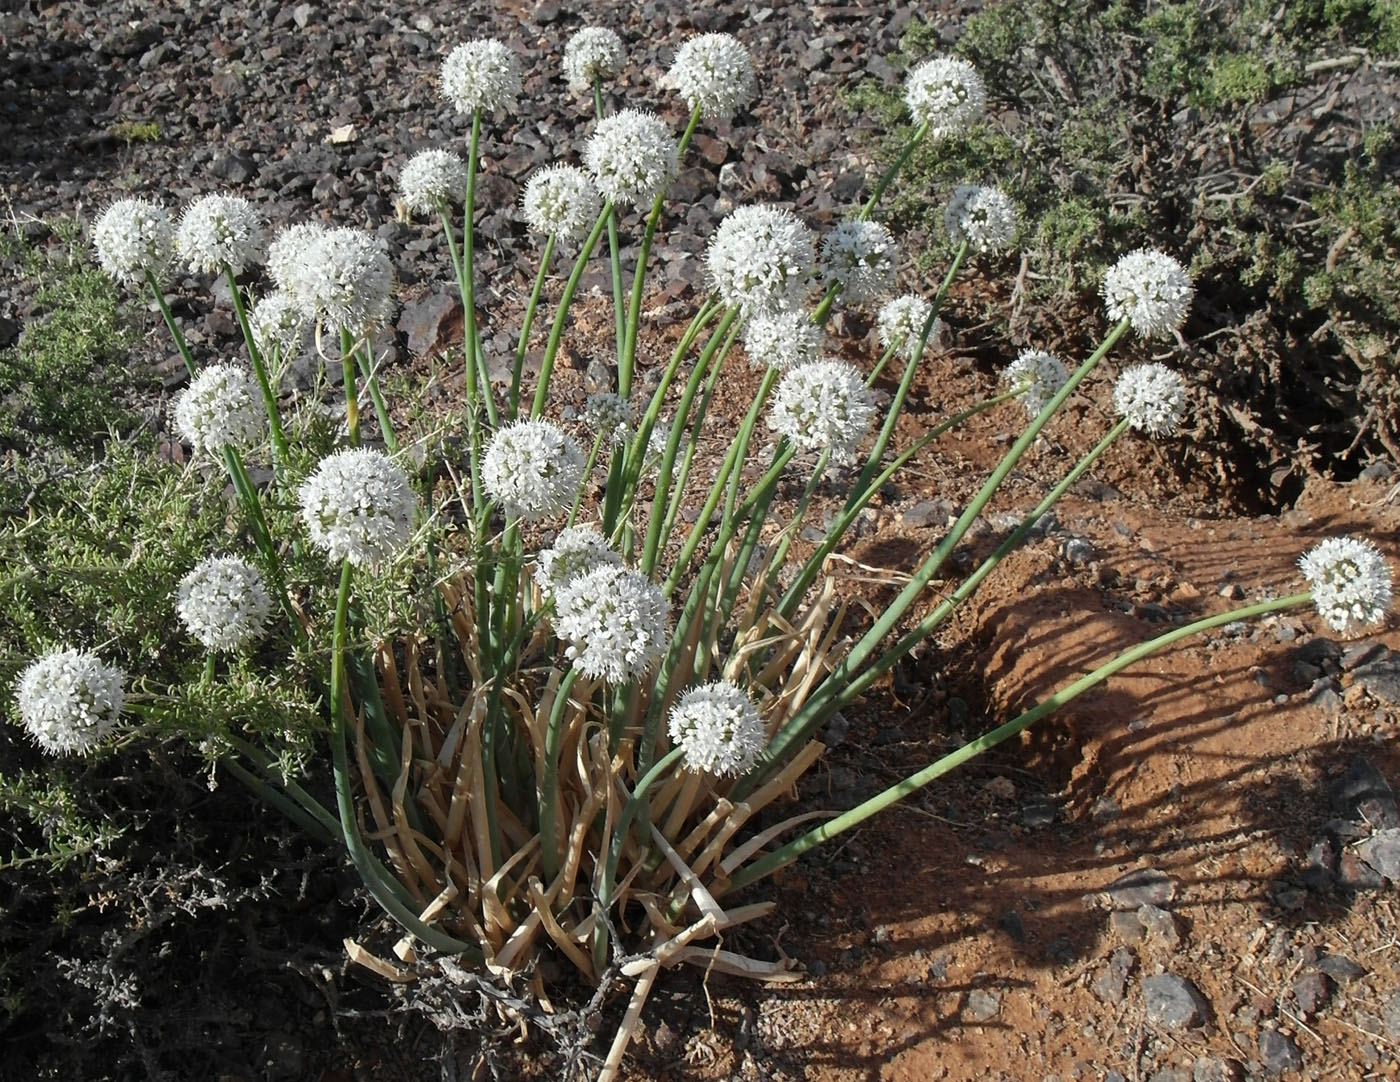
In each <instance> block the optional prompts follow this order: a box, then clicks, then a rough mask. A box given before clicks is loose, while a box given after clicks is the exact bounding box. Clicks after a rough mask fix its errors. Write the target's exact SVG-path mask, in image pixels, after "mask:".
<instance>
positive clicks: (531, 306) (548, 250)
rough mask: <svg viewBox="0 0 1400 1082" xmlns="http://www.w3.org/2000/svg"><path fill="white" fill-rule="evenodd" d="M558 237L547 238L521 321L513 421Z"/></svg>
mask: <svg viewBox="0 0 1400 1082" xmlns="http://www.w3.org/2000/svg"><path fill="white" fill-rule="evenodd" d="M556 239H557V238H556V237H555V235H554V234H553V233H551V234H550V235H549V236H548V237H546V238H545V242H544V253H543V254H542V255H541V256H540V269H539V273H537V274H536V275H535V285H534V288H532V289H531V290H530V300H529V303H527V304H526V305H525V315H524V316H523V317H522V319H521V321H520V341H519V343H518V344H517V345H516V347H515V363H514V364H513V365H512V366H511V371H510V399H509V411H508V413H507V416H508V417H509V418H510V419H511V420H512V421H513V420H515V418H516V417H517V416H518V415H519V413H520V379H521V375H522V373H523V372H524V370H525V353H526V351H527V350H528V349H529V345H530V329H531V328H532V327H533V326H534V324H535V311H536V309H538V308H539V305H540V294H541V293H543V292H544V280H545V277H546V276H547V275H548V273H549V261H550V259H551V258H553V256H554V245H555V243H556Z"/></svg>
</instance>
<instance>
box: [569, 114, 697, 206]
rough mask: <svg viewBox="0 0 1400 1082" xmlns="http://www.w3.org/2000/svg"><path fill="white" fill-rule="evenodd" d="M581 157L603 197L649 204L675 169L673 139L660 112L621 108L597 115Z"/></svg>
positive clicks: (664, 187) (673, 173)
mask: <svg viewBox="0 0 1400 1082" xmlns="http://www.w3.org/2000/svg"><path fill="white" fill-rule="evenodd" d="M583 159H584V163H585V164H586V165H587V166H588V170H589V172H591V173H592V174H593V179H594V182H595V183H596V184H597V185H598V190H599V191H600V192H602V193H603V197H604V198H605V199H607V200H609V201H611V202H613V203H621V204H626V205H627V206H632V207H639V208H640V207H650V206H651V204H652V202H653V201H654V200H655V199H656V197H657V196H658V195H660V194H661V193H662V192H664V191H665V190H666V187H667V185H669V184H670V183H671V179H672V178H673V177H674V176H675V175H676V169H677V150H676V139H675V137H674V136H673V135H672V134H671V129H670V128H668V127H667V126H666V124H665V122H664V121H662V120H661V118H660V117H657V116H655V115H654V114H652V113H647V112H642V111H641V110H638V109H623V110H622V111H621V112H618V113H614V114H613V115H612V116H608V117H604V118H603V119H602V120H600V121H598V126H597V127H596V128H594V129H593V135H592V137H591V138H590V139H589V140H588V144H587V145H586V146H585V147H584V150H583Z"/></svg>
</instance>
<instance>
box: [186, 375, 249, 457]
mask: <svg viewBox="0 0 1400 1082" xmlns="http://www.w3.org/2000/svg"><path fill="white" fill-rule="evenodd" d="M171 413H172V414H173V416H174V420H175V430H176V431H177V432H179V433H180V435H181V436H183V437H184V438H185V439H187V440H189V441H190V443H191V444H192V445H193V446H194V449H195V452H196V453H199V452H201V451H203V452H208V453H209V454H211V455H220V454H223V450H224V447H225V445H227V446H230V447H248V446H250V445H252V444H254V443H257V442H258V441H259V440H261V439H262V437H263V433H264V432H265V431H266V428H267V419H266V415H265V414H264V413H263V403H262V398H261V397H260V395H259V393H258V388H257V385H256V384H255V383H254V382H253V378H252V377H251V376H250V375H248V373H246V372H244V371H243V370H242V369H241V368H235V367H234V366H233V365H231V364H211V365H209V366H208V367H207V368H204V369H202V370H201V371H200V373H199V375H197V376H195V378H194V379H193V380H192V381H191V382H190V385H189V386H188V387H186V388H185V390H184V391H183V392H182V393H181V394H180V396H179V397H178V398H176V399H175V405H174V407H173V408H172V410H171Z"/></svg>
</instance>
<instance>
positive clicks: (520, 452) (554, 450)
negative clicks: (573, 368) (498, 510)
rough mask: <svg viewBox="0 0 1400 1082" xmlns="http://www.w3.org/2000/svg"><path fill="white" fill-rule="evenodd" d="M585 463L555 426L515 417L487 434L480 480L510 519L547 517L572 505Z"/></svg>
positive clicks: (570, 440)
mask: <svg viewBox="0 0 1400 1082" xmlns="http://www.w3.org/2000/svg"><path fill="white" fill-rule="evenodd" d="M584 465H585V463H584V457H583V452H582V451H580V450H579V446H578V444H577V443H575V442H574V441H573V440H572V439H571V438H570V437H569V436H568V435H567V434H566V433H564V432H563V431H561V430H560V429H559V428H558V427H557V426H555V425H553V424H551V423H550V422H548V421H517V422H515V423H514V424H509V425H506V426H505V427H504V428H502V429H500V430H499V431H497V433H496V434H495V435H494V436H492V437H491V442H490V443H489V444H487V446H486V455H485V457H484V460H483V461H482V464H481V480H482V483H483V484H484V485H485V486H486V491H487V492H488V493H490V495H491V498H492V499H495V500H499V501H500V502H501V504H502V505H503V506H504V507H505V511H506V514H507V515H509V516H511V517H512V518H523V519H526V520H531V519H539V518H548V517H549V516H550V515H556V514H559V513H560V512H562V511H567V510H568V509H569V508H570V507H572V506H573V503H574V497H575V496H576V495H577V494H578V491H579V486H580V485H582V484H583V467H584Z"/></svg>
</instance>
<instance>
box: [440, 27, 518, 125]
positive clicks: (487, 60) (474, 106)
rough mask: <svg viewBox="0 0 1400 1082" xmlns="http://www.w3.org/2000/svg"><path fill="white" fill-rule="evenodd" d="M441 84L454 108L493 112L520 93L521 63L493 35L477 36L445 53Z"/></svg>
mask: <svg viewBox="0 0 1400 1082" xmlns="http://www.w3.org/2000/svg"><path fill="white" fill-rule="evenodd" d="M441 85H442V96H443V97H444V98H446V99H447V100H448V101H450V102H451V103H452V104H453V105H455V106H456V107H457V112H459V113H468V114H470V113H474V112H476V111H477V110H478V109H480V110H481V111H482V112H484V113H490V112H494V111H495V110H496V109H499V108H501V107H503V106H506V105H510V104H511V103H512V102H514V101H515V99H517V98H518V97H520V63H519V61H517V60H516V58H515V54H514V53H513V52H511V51H510V50H509V49H507V48H506V47H505V46H504V45H502V44H501V43H500V42H499V41H496V40H495V39H494V38H477V39H475V40H473V41H468V42H464V43H463V44H461V45H458V46H457V47H456V48H455V49H453V50H452V52H450V53H449V54H448V55H447V59H446V60H444V61H443V62H442V78H441Z"/></svg>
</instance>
